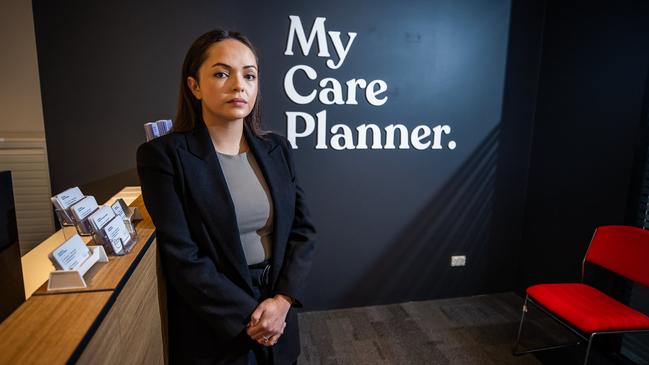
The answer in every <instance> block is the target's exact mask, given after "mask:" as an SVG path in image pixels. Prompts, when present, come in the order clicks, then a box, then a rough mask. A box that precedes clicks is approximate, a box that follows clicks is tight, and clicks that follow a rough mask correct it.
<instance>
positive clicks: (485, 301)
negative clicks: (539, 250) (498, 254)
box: [298, 293, 612, 365]
mask: <svg viewBox="0 0 649 365" xmlns="http://www.w3.org/2000/svg"><path fill="white" fill-rule="evenodd" d="M521 306H522V299H521V298H520V297H519V296H517V295H515V294H513V293H505V294H491V295H481V296H475V297H467V298H453V299H442V300H430V301H422V302H409V303H401V304H392V305H381V306H371V307H361V308H349V309H338V310H329V311H320V312H306V313H301V314H300V316H299V321H300V333H301V335H300V336H301V337H300V339H301V343H302V354H301V355H300V359H299V362H298V363H299V364H300V365H309V364H314V365H315V364H318V365H320V364H322V365H335V364H337V365H347V364H353V365H363V364H368V365H369V364H371V365H375V364H440V365H444V364H457V365H464V364H480V365H483V364H484V365H489V364H494V365H496V364H497V365H507V364H530V365H532V364H534V365H541V364H544V365H548V364H579V363H580V362H581V361H583V360H582V356H583V350H581V349H580V348H574V347H573V348H570V349H565V350H559V351H551V352H549V353H548V354H544V355H542V356H541V355H539V357H538V358H537V357H536V356H534V355H524V356H520V357H515V356H512V355H511V350H512V345H513V342H514V338H515V334H516V331H517V329H518V321H519V320H520V313H521ZM528 319H529V322H527V321H526V327H525V329H524V332H523V340H522V341H521V343H522V344H523V345H524V346H539V345H548V344H555V343H557V342H561V341H563V342H568V341H573V340H574V339H575V338H574V337H573V335H571V334H570V333H568V332H566V330H564V329H563V328H561V327H560V326H559V325H557V324H556V323H554V321H552V320H550V319H549V318H547V317H546V316H545V315H543V314H542V313H540V312H538V311H534V310H531V311H530V312H529V315H528ZM528 324H529V325H528ZM611 363H612V362H611V361H610V360H607V359H600V358H597V356H596V357H595V358H594V359H593V361H592V364H593V365H596V364H611Z"/></svg>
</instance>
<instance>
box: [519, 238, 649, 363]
mask: <svg viewBox="0 0 649 365" xmlns="http://www.w3.org/2000/svg"><path fill="white" fill-rule="evenodd" d="M586 263H590V264H595V265H598V266H601V267H603V268H605V269H607V270H609V271H612V272H614V273H616V274H618V275H620V276H623V277H625V278H627V279H629V280H631V281H633V282H635V283H638V284H642V285H644V286H646V287H649V231H646V230H644V229H640V228H636V227H627V226H604V227H599V228H597V229H596V230H595V233H594V234H593V238H592V239H591V241H590V246H589V247H588V251H586V257H584V261H583V262H582V269H581V280H582V282H581V283H571V284H539V285H533V286H530V287H529V288H527V296H526V297H525V303H524V304H523V314H522V316H521V323H520V325H519V327H518V335H517V336H516V343H515V345H514V350H513V354H514V355H522V354H527V353H531V352H537V351H543V350H549V349H555V348H560V347H565V346H573V345H578V344H580V343H581V341H580V342H577V343H576V344H562V345H556V346H547V347H540V348H534V349H527V350H523V351H519V350H518V348H519V342H520V339H521V332H522V330H523V322H524V321H525V313H526V312H527V310H528V307H527V305H528V303H531V304H534V305H535V306H536V307H538V308H539V309H541V310H542V311H543V312H545V313H546V314H548V315H549V316H550V317H552V318H554V319H555V320H556V321H558V322H559V323H560V324H562V325H563V326H565V327H566V328H568V329H569V330H571V331H572V332H574V333H575V334H576V335H577V336H579V337H580V338H582V339H583V340H584V341H586V342H587V344H588V346H587V348H586V356H585V359H584V364H587V363H588V357H589V355H590V350H591V347H592V345H593V340H594V339H595V337H596V336H599V335H608V334H620V333H637V332H646V331H649V316H647V315H645V314H643V313H640V312H638V311H636V310H635V309H633V308H631V307H628V306H626V305H624V304H622V303H620V302H619V301H617V300H615V299H613V298H611V297H609V296H608V295H606V294H604V293H602V292H601V291H599V290H597V289H595V288H593V287H592V286H589V285H587V284H584V283H583V281H584V268H585V265H586Z"/></svg>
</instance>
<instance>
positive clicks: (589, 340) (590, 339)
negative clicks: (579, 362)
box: [584, 333, 595, 365]
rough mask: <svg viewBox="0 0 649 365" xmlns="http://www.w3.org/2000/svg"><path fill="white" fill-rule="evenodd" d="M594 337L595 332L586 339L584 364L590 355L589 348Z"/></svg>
mask: <svg viewBox="0 0 649 365" xmlns="http://www.w3.org/2000/svg"><path fill="white" fill-rule="evenodd" d="M594 338H595V333H593V334H591V335H590V338H589V339H588V346H587V347H586V356H585V358H584V365H588V358H589V357H590V349H591V348H592V346H593V339H594Z"/></svg>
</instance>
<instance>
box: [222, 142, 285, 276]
mask: <svg viewBox="0 0 649 365" xmlns="http://www.w3.org/2000/svg"><path fill="white" fill-rule="evenodd" d="M216 154H217V156H218V157H219V163H220V164H221V169H222V170H223V175H225V180H226V182H227V184H228V189H229V190H230V196H232V201H233V203H234V210H235V213H236V216H237V224H238V225H239V236H240V237H241V245H242V246H243V253H244V254H245V256H246V261H247V262H248V265H253V264H257V263H260V262H262V261H264V260H265V259H268V258H270V255H271V247H272V243H271V234H272V232H273V200H272V198H271V195H270V190H269V189H268V185H267V184H266V181H265V180H264V175H263V174H262V172H261V170H260V169H259V165H257V161H256V160H255V158H254V156H253V154H252V153H250V152H244V153H240V154H238V155H226V154H223V153H221V152H218V151H217V153H216Z"/></svg>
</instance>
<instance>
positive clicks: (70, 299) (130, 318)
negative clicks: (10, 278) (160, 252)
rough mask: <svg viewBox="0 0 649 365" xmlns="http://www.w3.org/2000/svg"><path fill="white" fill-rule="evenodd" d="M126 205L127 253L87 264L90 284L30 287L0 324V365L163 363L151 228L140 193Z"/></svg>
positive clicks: (152, 230) (153, 242)
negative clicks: (131, 213)
mask: <svg viewBox="0 0 649 365" xmlns="http://www.w3.org/2000/svg"><path fill="white" fill-rule="evenodd" d="M131 206H133V207H137V208H138V209H140V212H141V213H142V217H143V220H142V221H140V222H138V224H137V225H136V227H135V228H136V230H137V232H138V240H137V242H136V244H135V245H134V247H133V249H132V251H131V252H130V253H128V254H127V255H124V256H110V257H109V262H108V263H105V264H102V265H100V266H98V267H96V268H93V269H92V270H93V272H92V273H89V274H87V275H86V279H88V280H87V282H88V286H89V287H88V288H85V289H82V290H74V291H64V292H61V291H57V292H47V289H46V286H47V283H45V284H44V285H43V286H42V287H41V288H39V289H38V290H37V291H36V292H34V294H33V296H32V297H30V298H29V299H28V300H27V302H25V303H24V304H23V305H22V306H20V307H19V308H18V309H17V310H16V311H15V312H14V313H12V315H11V316H9V317H8V318H7V319H6V320H5V321H4V322H2V324H0V364H65V363H68V364H73V363H79V364H85V363H93V364H97V363H101V364H120V365H123V364H125V363H141V364H164V363H165V356H164V346H163V343H164V342H163V329H162V325H161V323H162V322H161V313H160V305H159V293H158V285H159V284H158V275H157V269H156V266H157V265H156V242H155V228H154V227H153V223H152V222H151V218H150V217H149V214H148V213H147V211H146V208H145V207H144V203H143V201H142V197H141V196H140V197H139V198H137V199H136V200H135V201H134V202H133V203H132V204H131ZM127 360H128V361H127Z"/></svg>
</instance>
